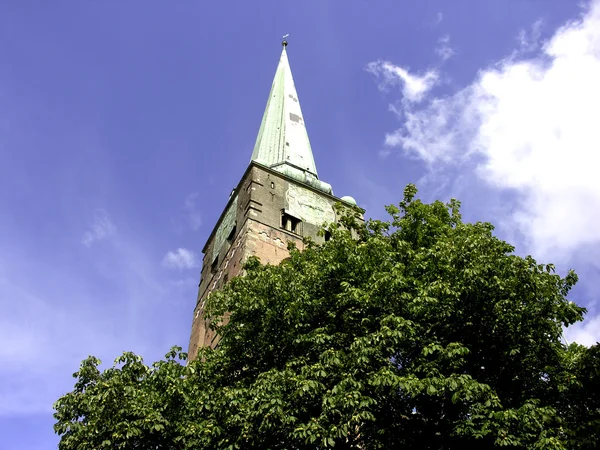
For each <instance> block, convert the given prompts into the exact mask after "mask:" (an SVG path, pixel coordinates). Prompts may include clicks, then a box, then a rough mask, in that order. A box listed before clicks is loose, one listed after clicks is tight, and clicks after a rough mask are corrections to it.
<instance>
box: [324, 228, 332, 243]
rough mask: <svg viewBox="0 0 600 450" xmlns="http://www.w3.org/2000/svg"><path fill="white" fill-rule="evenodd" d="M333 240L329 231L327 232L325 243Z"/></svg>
mask: <svg viewBox="0 0 600 450" xmlns="http://www.w3.org/2000/svg"><path fill="white" fill-rule="evenodd" d="M329 239H331V233H330V232H329V231H328V230H325V242H327V241H328V240H329Z"/></svg>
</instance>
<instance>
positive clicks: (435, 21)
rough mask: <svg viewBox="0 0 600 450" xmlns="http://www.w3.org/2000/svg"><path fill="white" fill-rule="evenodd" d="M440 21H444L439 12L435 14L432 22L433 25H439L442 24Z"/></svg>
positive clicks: (442, 15)
mask: <svg viewBox="0 0 600 450" xmlns="http://www.w3.org/2000/svg"><path fill="white" fill-rule="evenodd" d="M442 20H444V14H443V13H442V12H441V11H440V12H438V13H437V14H436V16H435V20H434V21H433V25H434V26H437V25H439V24H440V23H442Z"/></svg>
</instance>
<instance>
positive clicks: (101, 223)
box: [81, 209, 117, 247]
mask: <svg viewBox="0 0 600 450" xmlns="http://www.w3.org/2000/svg"><path fill="white" fill-rule="evenodd" d="M116 231H117V227H116V226H115V225H114V224H113V223H112V221H111V220H110V217H109V215H108V213H107V212H106V211H105V210H103V209H97V210H96V211H94V218H93V220H92V223H91V224H90V229H89V230H88V231H86V232H85V233H84V235H83V238H82V239H81V242H82V243H83V245H85V246H86V247H90V246H91V245H92V244H93V243H94V242H96V241H100V240H102V239H105V238H107V237H109V236H112V235H114V234H115V233H116Z"/></svg>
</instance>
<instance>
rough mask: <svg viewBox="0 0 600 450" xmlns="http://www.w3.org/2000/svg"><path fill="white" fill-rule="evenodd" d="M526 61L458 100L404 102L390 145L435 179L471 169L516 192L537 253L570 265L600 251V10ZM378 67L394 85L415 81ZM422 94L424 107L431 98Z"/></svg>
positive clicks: (520, 223)
mask: <svg viewBox="0 0 600 450" xmlns="http://www.w3.org/2000/svg"><path fill="white" fill-rule="evenodd" d="M538 27H539V26H538ZM534 29H535V27H534ZM518 54H519V53H518V52H517V53H514V54H513V55H511V56H510V57H508V58H506V59H504V60H501V61H499V62H498V63H497V64H495V65H493V66H491V67H488V68H486V69H484V70H482V71H480V73H479V74H478V76H477V77H476V79H475V80H474V81H473V83H472V84H470V85H469V86H467V87H465V88H464V89H462V90H461V91H459V92H457V93H455V94H453V95H451V96H447V97H440V98H433V99H430V101H429V102H428V103H427V104H426V105H424V106H416V105H414V104H412V103H408V102H403V103H402V107H403V111H402V112H403V114H404V116H403V117H404V118H405V122H404V124H403V126H402V127H401V128H400V129H398V130H396V131H395V132H393V133H390V134H388V135H387V136H386V139H385V142H386V144H387V145H388V146H398V147H401V148H402V149H403V150H404V151H405V152H407V153H409V154H413V155H415V156H417V157H418V158H420V159H422V160H424V161H425V162H427V163H428V164H429V166H430V167H432V168H434V166H435V169H436V170H438V169H439V168H440V167H441V166H451V165H455V164H460V163H464V164H465V166H472V167H473V168H474V173H475V174H476V176H477V177H478V178H479V179H480V180H483V181H484V182H485V183H487V184H488V185H489V186H491V187H494V188H498V189H510V190H511V191H513V192H515V193H516V194H517V195H518V198H519V203H518V205H517V207H516V208H515V210H514V212H513V213H512V216H511V220H512V223H513V224H514V225H516V226H517V227H518V229H519V230H520V232H521V233H522V234H523V235H524V236H525V238H526V239H527V243H528V246H529V249H530V250H531V251H533V252H535V254H536V255H539V256H538V257H543V256H547V255H553V256H555V257H556V256H558V255H567V256H568V255H571V254H572V253H573V252H575V251H577V250H578V249H582V248H584V247H586V246H589V245H599V244H600V233H598V223H600V176H599V175H598V170H599V168H600V126H599V125H598V118H599V117H600V83H599V82H598V80H600V1H594V2H593V3H592V4H591V5H590V7H589V8H588V9H587V10H586V11H585V13H584V14H583V16H582V17H581V18H580V19H579V20H575V21H572V22H569V23H567V24H566V25H564V26H563V27H561V28H560V29H558V30H557V31H556V32H555V34H554V35H553V36H552V37H551V39H549V40H548V41H547V42H546V43H545V45H544V46H543V47H542V48H541V49H540V50H539V51H538V52H537V54H536V55H533V56H529V57H527V58H525V57H523V56H521V57H517V55H518ZM372 64H373V66H372V67H375V68H378V71H379V73H382V74H383V75H384V77H387V78H393V77H396V78H400V79H403V78H402V77H403V76H404V75H406V73H403V72H398V71H396V70H395V68H396V66H394V65H393V64H391V63H379V62H378V63H372ZM373 72H374V73H376V71H374V70H373ZM408 79H409V80H411V78H410V77H408ZM435 79H436V80H437V76H436V77H435ZM413 85H416V86H417V87H416V88H413V95H414V94H419V95H420V96H421V97H420V98H422V97H423V95H424V94H425V93H426V92H427V91H428V89H426V88H425V87H422V88H419V86H425V85H426V83H422V84H418V83H414V82H413ZM409 90H410V88H409ZM467 163H468V164H467Z"/></svg>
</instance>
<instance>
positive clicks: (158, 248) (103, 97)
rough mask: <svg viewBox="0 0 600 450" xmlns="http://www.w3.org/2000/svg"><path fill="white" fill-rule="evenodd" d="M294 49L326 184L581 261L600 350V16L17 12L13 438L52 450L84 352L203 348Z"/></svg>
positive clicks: (11, 176)
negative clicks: (425, 208) (410, 204)
mask: <svg viewBox="0 0 600 450" xmlns="http://www.w3.org/2000/svg"><path fill="white" fill-rule="evenodd" d="M286 33H290V37H289V42H290V45H289V47H288V55H289V58H290V63H291V66H292V70H293V73H294V78H295V82H296V87H297V89H298V94H299V97H300V101H301V103H302V108H303V113H304V117H305V121H306V124H307V129H308V133H309V136H310V139H311V144H312V148H313V151H314V154H315V159H316V163H317V167H318V170H319V175H320V176H321V179H323V180H324V181H326V182H328V183H330V184H332V185H333V189H334V192H335V193H336V194H337V195H338V196H343V195H352V196H354V197H355V198H356V199H357V201H358V203H359V204H360V205H361V206H362V207H364V208H366V209H367V215H368V216H371V217H378V218H381V217H384V214H383V206H384V205H385V204H389V203H395V202H397V201H399V200H400V198H401V195H402V189H403V187H404V186H405V185H406V184H407V183H409V182H415V183H417V185H418V187H419V188H420V195H421V196H422V197H423V198H424V199H426V200H433V199H442V200H447V199H449V198H450V197H452V196H454V197H457V198H459V199H460V200H462V201H463V213H464V217H465V218H466V219H467V220H471V221H474V220H485V221H491V222H492V223H494V224H495V225H497V233H498V235H499V236H501V237H502V238H504V239H507V240H509V241H510V242H511V243H513V244H515V245H516V246H517V251H518V253H520V254H528V253H531V254H533V255H534V256H535V257H536V258H537V259H538V260H540V261H542V262H554V263H555V264H556V265H557V268H558V270H559V272H561V273H564V272H565V271H566V270H567V269H569V268H571V267H573V268H575V269H576V270H577V272H578V273H579V274H580V278H581V281H580V284H579V285H578V287H577V288H576V289H575V290H574V292H573V295H572V299H573V300H575V301H577V302H578V303H580V304H583V305H586V306H587V307H588V308H589V310H590V313H589V315H588V318H587V319H586V321H585V322H584V323H583V324H581V325H579V326H577V327H575V328H574V329H570V330H568V331H569V332H568V334H567V338H568V339H571V340H578V341H580V342H582V343H585V344H590V343H593V342H595V339H600V315H599V314H600V305H598V304H597V301H596V298H597V297H596V295H595V292H594V289H593V287H594V285H596V284H597V283H598V281H599V274H600V264H599V263H598V258H597V257H596V255H597V254H598V253H599V250H600V233H599V232H598V227H597V223H598V221H599V220H600V181H598V179H599V178H600V177H597V173H596V172H597V170H598V167H600V164H599V162H600V156H599V151H600V127H598V125H597V120H598V117H600V87H599V86H600V85H599V83H598V81H597V80H600V2H599V1H595V0H594V1H592V2H591V3H590V2H589V1H587V2H583V3H580V4H578V3H577V2H570V1H565V0H544V1H539V0H538V1H536V0H519V1H517V0H512V1H508V2H507V1H500V0H494V1H485V2H475V1H472V0H454V1H453V2H452V6H451V7H450V6H449V4H448V2H446V1H443V0H428V1H424V0H420V1H419V2H398V1H395V0H380V1H376V2H373V1H372V2H364V1H350V2H334V1H323V0H319V1H316V0H315V1H305V2H279V1H266V0H265V1H261V2H242V1H240V2H199V1H196V2H192V1H180V2H157V1H144V2H142V1H129V2H117V1H79V2H74V1H72V2H36V3H35V4H34V2H29V1H4V2H1V4H0V55H1V58H2V63H1V64H0V106H1V108H0V161H1V162H0V211H1V214H0V338H1V339H2V342H3V346H2V349H0V435H2V436H3V441H2V443H0V448H1V449H2V450H3V449H9V450H10V449H17V448H19V449H50V448H55V447H56V443H57V438H56V437H55V436H54V435H53V431H52V424H53V419H52V416H51V414H52V410H51V405H52V403H53V402H54V401H55V400H56V399H57V398H58V397H59V396H60V395H61V394H62V393H64V392H66V391H68V390H70V389H71V388H72V386H73V381H74V380H73V379H72V378H71V374H72V373H73V372H75V371H76V370H77V367H78V364H79V362H80V361H81V360H82V359H83V358H85V357H86V356H87V355H89V354H93V355H95V356H98V357H100V358H101V359H103V360H104V361H105V362H110V361H111V360H112V359H114V358H115V357H116V356H117V355H118V354H120V353H121V352H122V351H124V350H132V351H135V352H137V353H140V354H142V355H143V356H144V357H145V358H146V360H147V361H148V362H150V361H153V360H155V359H158V358H160V357H162V355H164V353H166V351H167V350H168V348H169V347H170V346H171V345H173V344H180V345H182V346H183V347H185V348H187V342H188V335H189V330H190V325H191V318H192V310H193V308H194V304H195V298H196V291H197V284H198V276H199V268H198V265H199V262H200V260H201V249H202V246H203V244H204V242H205V239H206V238H207V236H208V234H209V233H210V231H211V228H212V225H213V224H214V223H215V221H216V219H217V218H218V216H219V215H220V213H221V210H222V207H223V206H224V204H225V201H226V200H227V197H228V195H229V192H230V191H231V189H232V188H233V187H234V186H235V185H236V184H237V182H238V180H239V177H240V176H241V175H242V173H243V171H244V169H245V168H246V166H247V164H248V162H249V159H250V155H251V152H252V148H253V145H254V140H255V139H256V134H257V132H258V127H259V125H260V120H261V117H262V113H263V109H264V106H265V103H266V100H267V95H268V92H269V88H270V85H271V82H272V78H273V75H274V73H275V68H276V66H277V62H278V59H279V52H280V41H281V36H282V35H283V34H286Z"/></svg>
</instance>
